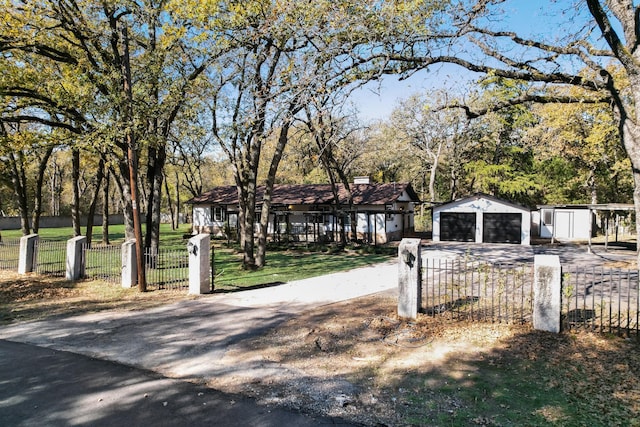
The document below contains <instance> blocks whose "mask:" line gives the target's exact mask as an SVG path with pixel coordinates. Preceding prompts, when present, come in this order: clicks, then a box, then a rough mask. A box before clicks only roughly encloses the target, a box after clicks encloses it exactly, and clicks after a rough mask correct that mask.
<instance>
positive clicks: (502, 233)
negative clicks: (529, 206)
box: [482, 213, 522, 244]
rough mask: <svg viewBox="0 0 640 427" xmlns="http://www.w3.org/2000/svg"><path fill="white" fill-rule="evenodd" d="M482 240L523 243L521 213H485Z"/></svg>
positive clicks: (487, 241)
mask: <svg viewBox="0 0 640 427" xmlns="http://www.w3.org/2000/svg"><path fill="white" fill-rule="evenodd" d="M482 241H483V242H486V243H518V244H520V243H522V215H521V214H519V213H485V214H484V215H483V219H482Z"/></svg>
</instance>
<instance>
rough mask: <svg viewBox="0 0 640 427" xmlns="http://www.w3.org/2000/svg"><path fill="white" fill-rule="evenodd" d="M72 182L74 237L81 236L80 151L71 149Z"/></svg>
mask: <svg viewBox="0 0 640 427" xmlns="http://www.w3.org/2000/svg"><path fill="white" fill-rule="evenodd" d="M71 155H72V157H71V180H72V186H73V202H72V205H71V223H72V226H73V235H74V237H75V236H80V235H81V234H82V232H81V231H80V188H79V181H80V150H78V149H77V148H72V149H71Z"/></svg>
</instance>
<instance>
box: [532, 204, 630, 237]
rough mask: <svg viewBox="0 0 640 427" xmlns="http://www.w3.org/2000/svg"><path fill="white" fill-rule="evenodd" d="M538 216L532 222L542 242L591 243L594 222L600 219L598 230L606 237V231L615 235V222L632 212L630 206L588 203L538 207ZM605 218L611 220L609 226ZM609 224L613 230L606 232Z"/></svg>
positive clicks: (617, 223) (594, 228)
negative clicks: (555, 240)
mask: <svg viewBox="0 0 640 427" xmlns="http://www.w3.org/2000/svg"><path fill="white" fill-rule="evenodd" d="M538 210H539V214H538V215H536V216H535V217H534V223H535V225H536V226H537V227H538V229H539V235H540V237H542V238H546V239H557V240H560V241H591V238H592V237H594V236H595V231H596V229H597V227H596V226H595V222H596V221H597V219H598V218H600V219H601V224H600V229H602V231H603V232H604V234H605V235H607V236H608V233H609V232H610V231H613V232H614V233H615V234H616V235H617V233H618V228H619V219H620V217H621V216H625V215H626V214H627V213H629V212H633V211H634V206H633V205H631V204H623V203H606V204H589V205H577V204H575V205H540V206H538ZM609 219H613V221H612V224H609ZM610 225H613V226H614V230H609V228H610Z"/></svg>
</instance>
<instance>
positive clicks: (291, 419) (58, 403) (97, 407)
mask: <svg viewBox="0 0 640 427" xmlns="http://www.w3.org/2000/svg"><path fill="white" fill-rule="evenodd" d="M0 425H1V426H16V427H17V426H29V427H38V426H47V427H55V426H155V427H158V426H190V427H198V426H220V427H225V426H256V427H258V426H261V427H262V426H264V427H268V426H278V427H280V426H336V425H340V426H352V425H353V424H349V423H346V422H342V421H341V420H339V419H333V418H314V417H310V416H305V415H303V414H299V413H296V412H292V411H288V410H285V409H282V408H277V407H266V406H259V405H256V404H255V403H254V402H253V401H251V400H248V399H244V398H242V397H240V396H235V395H230V394H225V393H222V392H219V391H216V390H212V389H209V388H207V387H205V386H204V385H198V384H193V383H189V382H186V381H180V380H175V379H169V378H165V377H162V376H160V375H158V374H156V373H153V372H151V371H145V370H142V369H136V368H132V367H129V366H125V365H121V364H117V363H113V362H108V361H104V360H98V359H93V358H90V357H86V356H82V355H78V354H74V353H69V352H64V351H58V350H53V349H47V348H42V347H36V346H33V345H28V344H20V343H14V342H9V341H4V340H0Z"/></svg>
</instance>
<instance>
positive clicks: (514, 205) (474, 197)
mask: <svg viewBox="0 0 640 427" xmlns="http://www.w3.org/2000/svg"><path fill="white" fill-rule="evenodd" d="M480 199H486V200H489V201H492V202H494V203H497V204H501V205H505V206H509V207H511V208H514V209H518V210H523V211H527V212H530V211H531V209H530V208H528V207H526V206H522V205H519V204H517V203H513V202H510V201H508V200H504V199H501V198H499V197H495V196H490V195H488V194H484V193H476V194H474V195H472V196H468V197H462V198H459V199H456V200H452V201H451V202H446V203H443V204H442V205H439V206H434V207H433V210H434V211H440V210H444V209H447V208H448V207H451V206H455V205H460V204H464V203H467V202H469V201H474V200H480Z"/></svg>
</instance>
